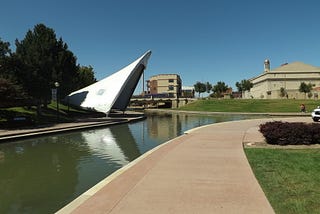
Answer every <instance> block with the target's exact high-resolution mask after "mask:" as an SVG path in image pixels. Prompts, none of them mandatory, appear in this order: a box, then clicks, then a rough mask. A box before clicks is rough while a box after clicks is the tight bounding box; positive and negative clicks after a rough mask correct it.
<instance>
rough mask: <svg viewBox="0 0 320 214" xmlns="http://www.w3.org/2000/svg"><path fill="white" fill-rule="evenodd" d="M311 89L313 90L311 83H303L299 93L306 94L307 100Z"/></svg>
mask: <svg viewBox="0 0 320 214" xmlns="http://www.w3.org/2000/svg"><path fill="white" fill-rule="evenodd" d="M311 89H312V84H311V83H308V84H306V83H305V82H302V83H301V84H300V87H299V91H300V92H302V93H304V94H305V98H306V97H307V93H309V92H310V91H311Z"/></svg>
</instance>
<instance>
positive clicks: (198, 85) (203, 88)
mask: <svg viewBox="0 0 320 214" xmlns="http://www.w3.org/2000/svg"><path fill="white" fill-rule="evenodd" d="M194 90H195V91H196V92H198V93H199V97H200V94H201V93H203V92H206V90H207V89H206V84H204V83H202V82H199V81H198V82H197V83H196V84H194Z"/></svg>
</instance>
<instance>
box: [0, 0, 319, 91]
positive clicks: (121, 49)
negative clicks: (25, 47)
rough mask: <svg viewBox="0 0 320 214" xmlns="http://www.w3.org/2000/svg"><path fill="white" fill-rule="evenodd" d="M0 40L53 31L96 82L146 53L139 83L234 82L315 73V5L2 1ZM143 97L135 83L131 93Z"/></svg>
mask: <svg viewBox="0 0 320 214" xmlns="http://www.w3.org/2000/svg"><path fill="white" fill-rule="evenodd" d="M0 6H1V9H0V10H1V12H0V38H1V40H2V41H5V42H10V44H11V46H10V47H11V49H12V50H15V45H14V41H15V40H16V39H18V40H19V41H21V40H23V39H24V37H25V35H26V33H27V31H28V30H33V28H34V26H35V25H37V24H40V23H42V24H45V25H46V26H47V27H49V28H52V29H53V30H54V31H55V33H56V36H57V38H60V37H61V38H62V40H63V41H64V42H65V43H66V44H67V45H68V47H69V50H70V51H72V52H73V53H74V55H75V56H76V57H77V63H78V64H80V65H83V66H89V65H90V66H92V67H93V69H94V72H95V77H96V78H97V79H98V80H100V79H103V78H104V77H107V76H109V75H111V74H113V73H114V72H116V71H118V70H120V69H121V68H123V67H125V66H127V65H128V64H130V63H131V62H133V61H134V60H135V59H137V58H138V57H140V56H141V55H142V54H144V53H145V52H146V51H148V50H151V51H152V55H151V57H150V59H149V63H148V67H147V69H146V71H145V79H149V78H150V77H151V76H153V75H157V74H179V75H180V77H181V79H182V85H183V86H193V85H194V84H195V83H196V82H197V81H200V82H209V83H211V84H216V83H217V82H218V81H223V82H225V83H226V84H227V85H228V86H230V87H232V88H233V89H234V90H236V87H235V83H236V82H237V81H238V82H240V81H241V80H242V79H250V78H252V77H255V76H258V75H260V74H262V72H263V62H264V60H265V59H269V60H270V65H271V69H273V68H277V67H279V66H280V65H281V64H283V63H292V62H296V61H300V62H304V63H306V64H310V65H313V66H320V61H319V59H320V13H319V9H320V1H318V0H268V1H265V0H264V1H262V0H187V1H185V0H184V1H183V0H90V1H89V0H77V1H71V0H54V1H53V0H28V1H25V0H4V1H2V2H1V3H0ZM140 89H141V90H142V81H140V83H139V85H138V88H137V90H136V92H135V93H137V91H139V90H140Z"/></svg>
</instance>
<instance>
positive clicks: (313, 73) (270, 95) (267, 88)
mask: <svg viewBox="0 0 320 214" xmlns="http://www.w3.org/2000/svg"><path fill="white" fill-rule="evenodd" d="M250 81H251V82H252V83H253V87H252V88H251V90H250V91H246V92H245V93H244V95H243V97H244V98H255V99H280V98H289V99H305V98H306V95H305V94H304V93H301V92H299V87H300V85H301V83H302V82H305V83H306V84H309V83H311V84H312V85H313V86H314V87H313V89H312V91H311V94H310V95H311V97H310V98H318V90H317V88H319V86H320V67H315V66H312V65H307V64H304V63H302V62H293V63H290V64H288V63H285V64H283V65H281V66H280V67H278V68H275V69H273V70H270V62H269V60H265V62H264V72H263V73H262V74H261V75H259V76H257V77H254V78H252V79H250Z"/></svg>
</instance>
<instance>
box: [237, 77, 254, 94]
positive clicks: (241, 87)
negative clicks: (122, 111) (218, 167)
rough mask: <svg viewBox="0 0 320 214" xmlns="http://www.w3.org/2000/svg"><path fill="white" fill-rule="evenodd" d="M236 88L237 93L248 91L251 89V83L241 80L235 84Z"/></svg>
mask: <svg viewBox="0 0 320 214" xmlns="http://www.w3.org/2000/svg"><path fill="white" fill-rule="evenodd" d="M236 87H237V89H238V91H239V92H243V91H250V89H251V88H252V87H253V83H252V82H250V80H246V79H243V80H241V82H236Z"/></svg>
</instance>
